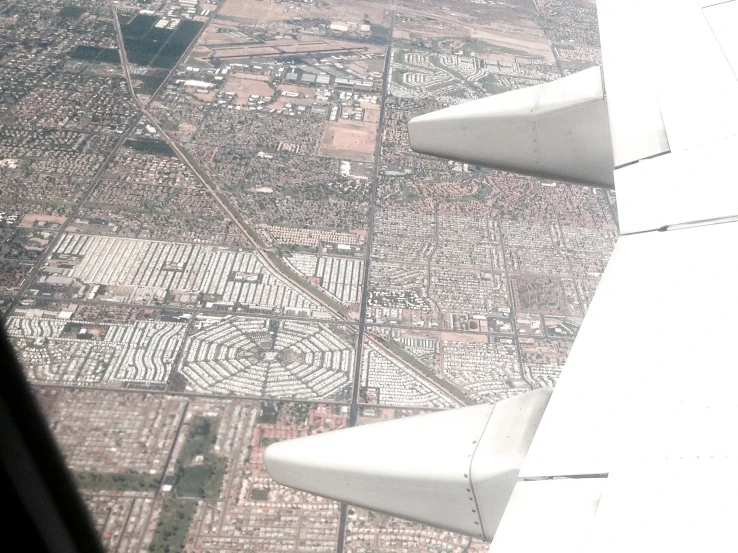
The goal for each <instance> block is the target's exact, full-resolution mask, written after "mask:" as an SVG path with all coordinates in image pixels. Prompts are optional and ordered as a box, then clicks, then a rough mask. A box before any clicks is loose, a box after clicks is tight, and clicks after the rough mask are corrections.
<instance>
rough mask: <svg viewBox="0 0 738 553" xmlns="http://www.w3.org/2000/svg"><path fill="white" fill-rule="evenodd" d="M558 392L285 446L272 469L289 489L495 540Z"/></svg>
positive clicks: (273, 448)
mask: <svg viewBox="0 0 738 553" xmlns="http://www.w3.org/2000/svg"><path fill="white" fill-rule="evenodd" d="M551 392H552V389H551V388H541V389H539V390H535V391H532V392H528V393H526V394H523V395H520V396H517V397H514V398H510V399H507V400H504V401H500V402H498V403H497V404H495V405H494V406H493V405H475V406H472V407H466V408H463V409H453V410H450V411H443V412H437V413H431V414H426V415H420V416H414V417H406V418H402V419H396V420H392V421H386V422H379V423H375V424H367V425H364V426H357V427H354V428H349V429H344V430H337V431H335V432H328V433H323V434H316V435H313V436H307V437H304V438H298V439H295V440H289V441H285V442H279V443H276V444H272V445H270V446H269V447H268V448H267V450H266V453H265V457H264V462H265V465H266V468H267V471H268V472H269V475H270V476H271V477H272V478H273V479H274V480H275V481H277V482H278V483H280V484H283V485H285V486H289V487H292V488H297V489H299V490H303V491H307V492H310V493H313V494H316V495H320V496H323V497H327V498H330V499H335V500H337V501H342V502H345V503H350V504H352V505H357V506H359V507H365V508H367V509H372V510H375V511H380V512H383V513H387V514H390V515H394V516H397V517H400V518H405V519H408V520H413V521H416V522H421V523H423V524H429V525H432V526H435V527H437V528H444V529H447V530H450V531H453V532H459V533H462V534H466V535H468V536H473V537H478V538H483V539H488V540H489V539H492V536H494V534H495V532H496V530H497V526H498V525H499V523H500V519H501V518H502V515H503V513H504V511H505V508H506V507H507V503H508V500H509V499H510V496H511V495H512V492H513V488H514V487H515V484H516V483H517V482H518V472H519V471H520V467H521V465H522V463H523V460H524V459H525V456H526V454H527V452H528V447H529V446H530V443H531V442H532V440H533V435H534V434H535V432H536V429H537V428H538V424H539V422H540V420H541V417H542V416H543V411H544V410H545V408H546V405H547V404H548V400H549V398H550V396H551Z"/></svg>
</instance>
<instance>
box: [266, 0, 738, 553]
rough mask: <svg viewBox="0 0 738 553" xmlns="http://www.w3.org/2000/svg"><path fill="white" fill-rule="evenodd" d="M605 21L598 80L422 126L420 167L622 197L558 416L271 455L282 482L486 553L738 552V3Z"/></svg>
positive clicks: (518, 405)
mask: <svg viewBox="0 0 738 553" xmlns="http://www.w3.org/2000/svg"><path fill="white" fill-rule="evenodd" d="M598 13H599V18H600V30H601V41H602V50H603V68H602V69H600V68H594V69H590V70H587V71H585V72H582V73H581V74H577V75H573V76H570V77H566V78H564V79H562V80H560V81H558V82H556V83H550V84H545V85H541V86H538V87H532V88H531V89H526V90H519V91H513V92H509V93H505V94H502V95H498V96H493V97H490V98H485V99H482V100H478V101H474V102H469V103H466V104H463V105H461V106H454V107H452V108H448V109H446V110H441V111H439V112H435V113H431V114H427V115H423V116H421V117H418V118H416V119H414V120H413V121H411V122H410V139H411V145H412V147H413V148H414V149H416V150H418V151H420V152H422V153H428V154H432V155H438V156H442V157H448V158H452V159H460V160H463V161H469V162H473V163H477V164H480V165H487V166H491V167H496V168H503V169H512V170H517V171H520V172H525V173H528V174H534V175H540V176H543V177H546V178H558V179H562V180H570V181H575V182H581V183H585V184H594V185H599V186H610V187H611V186H614V187H615V189H616V191H617V197H618V212H619V218H620V231H621V237H620V239H619V240H618V243H617V245H616V247H615V250H614V252H613V255H612V257H611V260H610V262H609V265H608V267H607V269H606V271H605V273H604V275H603V277H602V280H601V282H600V285H599V288H598V290H597V293H596V294H595V297H594V300H593V301H592V304H591V306H590V308H589V310H588V312H587V315H586V317H585V320H584V323H583V324H582V327H581V329H580V332H579V334H578V336H577V339H576V341H575V344H574V346H573V348H572V351H571V354H570V356H569V358H568V360H567V363H566V366H565V369H564V371H563V374H562V376H561V379H560V381H559V383H558V384H557V387H556V390H555V391H554V393H553V395H551V396H550V400H549V395H550V391H547V390H539V391H537V392H532V393H529V394H525V395H523V396H520V397H518V398H512V399H510V400H506V401H503V402H499V403H498V404H496V405H494V406H475V407H470V408H465V409H458V410H455V411H449V412H444V413H440V414H433V415H424V416H421V417H414V418H410V419H402V420H399V421H391V422H388V423H378V424H375V425H371V426H370V427H360V428H354V429H348V430H341V431H337V432H335V433H332V434H331V435H321V436H317V437H308V438H302V439H299V440H295V441H292V442H282V443H280V444H275V445H272V446H270V448H269V449H268V450H267V453H266V463H267V468H268V470H269V471H270V474H272V476H273V477H274V478H275V479H276V480H277V481H279V482H283V483H285V484H287V485H291V486H294V487H297V488H300V489H304V490H308V491H312V492H314V493H318V494H321V495H325V496H328V497H332V498H334V499H338V500H341V501H347V502H351V503H354V504H358V505H364V506H367V507H369V508H372V509H376V510H380V511H384V512H389V513H391V514H395V515H398V516H403V517H405V518H409V519H412V520H418V521H420V522H425V523H428V524H432V525H435V526H439V527H444V528H449V529H452V530H455V531H459V532H463V533H466V534H468V535H472V536H477V537H483V538H485V539H488V540H491V539H492V538H493V537H494V540H493V541H492V545H491V548H490V551H491V553H511V552H529V551H536V550H545V551H567V552H572V551H581V552H592V553H601V552H610V551H612V552H615V551H618V552H622V551H644V552H645V551H672V552H674V551H685V552H687V551H690V552H693V551H697V550H699V551H710V552H711V553H712V552H715V551H732V550H735V549H736V541H737V540H736V538H735V537H734V535H733V532H732V523H733V521H735V520H737V519H738V507H736V505H737V503H736V497H738V470H736V469H738V464H737V463H736V453H738V432H737V431H736V429H735V428H734V426H735V424H736V421H738V395H737V394H736V390H738V386H737V385H738V355H736V348H735V345H734V340H738V332H737V331H738V322H736V321H738V319H737V318H736V317H738V296H737V295H736V283H738V256H737V255H736V254H735V253H734V251H735V250H734V248H735V247H736V246H735V245H736V244H738V176H737V173H736V167H735V161H734V160H735V159H736V157H738V136H737V133H738V79H737V78H736V75H738V39H737V38H736V37H738V33H736V29H738V0H728V1H721V0H639V1H635V0H599V1H598ZM369 428H371V430H368V429H369ZM403 437H404V438H403ZM321 440H322V441H321Z"/></svg>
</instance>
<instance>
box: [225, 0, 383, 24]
mask: <svg viewBox="0 0 738 553" xmlns="http://www.w3.org/2000/svg"><path fill="white" fill-rule="evenodd" d="M386 8H387V6H386V3H384V2H362V1H358V0H353V1H352V0H320V1H317V0H316V1H314V2H313V5H312V6H310V5H309V4H300V3H297V2H281V3H276V2H271V1H269V0H226V2H225V4H223V7H222V8H221V9H220V14H221V15H224V16H228V17H238V18H242V19H249V20H252V21H253V20H256V21H258V22H259V23H266V24H268V23H271V22H272V21H284V20H286V19H293V18H297V17H315V18H325V19H330V20H332V21H349V22H353V23H358V22H360V21H362V20H363V19H364V18H365V16H368V19H369V21H370V22H371V23H372V24H374V25H382V24H383V25H385V26H387V25H388V24H389V23H388V22H389V16H388V15H385V13H384V12H385V11H386Z"/></svg>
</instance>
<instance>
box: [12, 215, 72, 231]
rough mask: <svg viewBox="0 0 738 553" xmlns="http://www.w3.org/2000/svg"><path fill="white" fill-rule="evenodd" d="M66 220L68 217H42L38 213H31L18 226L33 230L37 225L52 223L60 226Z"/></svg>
mask: <svg viewBox="0 0 738 553" xmlns="http://www.w3.org/2000/svg"><path fill="white" fill-rule="evenodd" d="M66 220H67V218H66V217H61V216H58V215H40V214H37V213H29V214H28V215H25V216H24V217H23V219H21V222H20V224H19V225H18V226H19V227H20V228H33V226H34V224H36V223H51V224H58V225H60V224H62V223H63V222H64V221H66Z"/></svg>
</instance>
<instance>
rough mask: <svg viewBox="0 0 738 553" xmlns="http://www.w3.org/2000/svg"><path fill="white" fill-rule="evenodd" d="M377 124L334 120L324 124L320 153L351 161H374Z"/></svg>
mask: <svg viewBox="0 0 738 553" xmlns="http://www.w3.org/2000/svg"><path fill="white" fill-rule="evenodd" d="M376 142H377V126H376V125H375V124H373V123H365V122H363V121H336V122H329V123H327V124H326V127H325V132H324V133H323V140H322V142H321V146H320V154H321V155H324V156H327V157H337V158H341V159H349V160H352V161H367V162H371V161H374V148H375V146H376Z"/></svg>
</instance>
